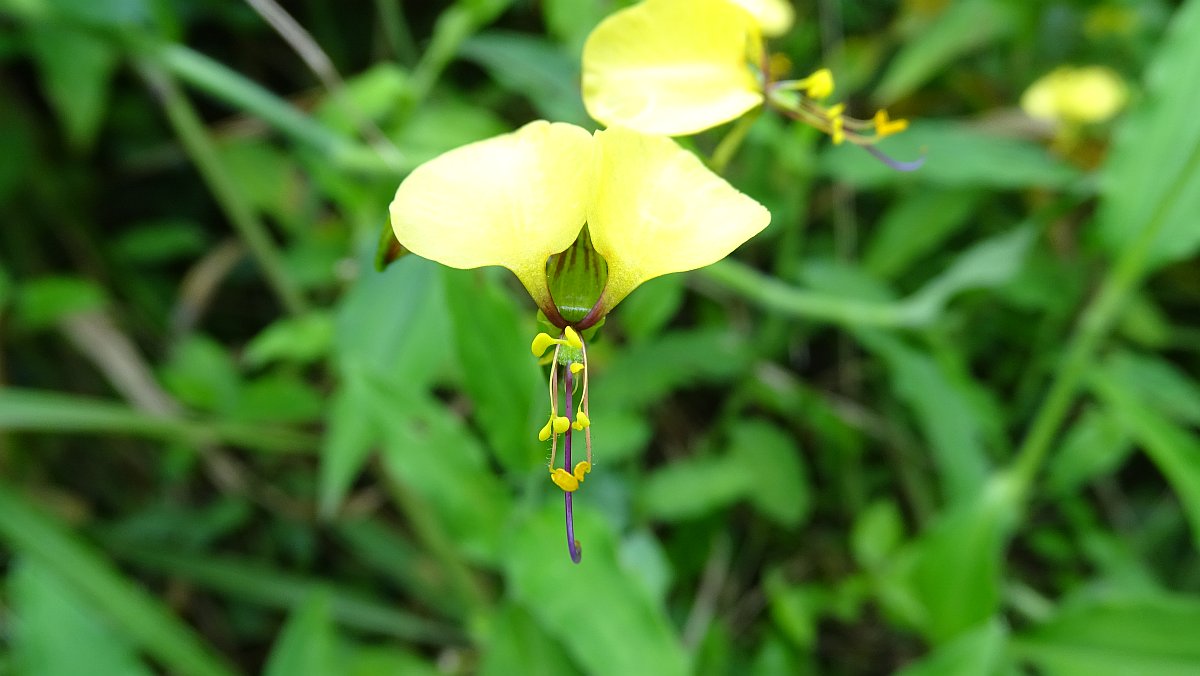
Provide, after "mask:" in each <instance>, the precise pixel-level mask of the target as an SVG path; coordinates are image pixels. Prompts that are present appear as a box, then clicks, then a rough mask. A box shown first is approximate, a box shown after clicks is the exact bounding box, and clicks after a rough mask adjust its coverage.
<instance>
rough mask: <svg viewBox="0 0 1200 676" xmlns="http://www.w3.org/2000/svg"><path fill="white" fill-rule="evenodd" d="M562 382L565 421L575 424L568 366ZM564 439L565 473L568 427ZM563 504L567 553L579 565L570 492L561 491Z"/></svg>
mask: <svg viewBox="0 0 1200 676" xmlns="http://www.w3.org/2000/svg"><path fill="white" fill-rule="evenodd" d="M563 381H564V384H565V385H566V390H567V393H566V399H567V408H566V411H567V420H568V421H570V422H575V409H574V404H573V403H572V401H571V395H572V394H573V392H572V389H573V388H574V387H575V376H574V375H573V374H572V373H571V367H570V366H568V367H567V375H566V378H564V379H563ZM566 437H567V438H566V441H564V442H563V455H564V456H565V462H564V464H565V465H566V468H567V471H568V472H570V471H572V469H571V428H570V427H568V428H567V435H566ZM563 504H564V505H566V511H567V551H569V552H570V553H571V560H572V561H574V562H575V563H579V562H580V561H581V560H582V559H583V551H581V550H580V549H579V541H578V540H576V539H575V513H574V511H573V510H572V509H571V492H570V491H563Z"/></svg>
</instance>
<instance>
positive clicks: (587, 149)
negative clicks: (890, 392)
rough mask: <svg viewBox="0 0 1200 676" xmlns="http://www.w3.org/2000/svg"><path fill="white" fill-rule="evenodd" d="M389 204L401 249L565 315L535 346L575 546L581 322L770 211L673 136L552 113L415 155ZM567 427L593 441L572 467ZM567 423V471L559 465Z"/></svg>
mask: <svg viewBox="0 0 1200 676" xmlns="http://www.w3.org/2000/svg"><path fill="white" fill-rule="evenodd" d="M389 211H390V216H391V223H392V229H393V231H394V232H395V235H396V239H397V240H398V241H399V242H400V244H401V245H403V246H404V247H405V248H406V249H408V250H409V251H412V252H413V253H415V254H417V255H419V256H423V257H425V258H429V259H432V260H435V261H437V262H439V263H441V264H443V265H447V266H450V267H454V268H476V267H481V266H485V265H499V266H503V267H506V268H508V269H509V270H512V271H513V272H514V273H515V274H516V275H517V278H518V279H519V280H520V281H521V283H522V284H523V285H524V286H525V289H526V290H528V291H529V295H530V296H531V297H532V298H533V300H534V301H535V302H536V303H537V305H538V307H539V308H540V309H541V311H542V313H543V314H544V315H545V317H546V319H547V320H548V321H549V322H550V323H551V324H553V325H554V326H555V327H557V330H558V331H559V335H558V336H557V337H554V336H551V335H550V334H546V333H543V334H539V335H538V336H537V337H536V338H534V340H533V343H532V345H531V349H532V352H533V354H534V355H535V356H541V355H542V354H544V353H545V352H546V351H547V350H548V349H550V348H551V347H552V346H553V347H554V353H553V355H552V356H551V369H550V383H549V392H550V416H549V420H548V421H547V423H546V425H545V426H544V427H543V428H542V429H541V431H540V432H539V434H538V437H539V439H541V440H542V441H546V440H550V441H551V457H550V472H551V479H552V480H553V481H554V483H555V484H556V485H557V486H559V487H560V488H562V489H563V491H564V492H566V494H567V497H566V504H567V521H568V524H567V527H568V541H569V542H568V544H569V547H570V551H571V556H572V558H573V559H575V560H578V552H579V550H578V544H577V543H576V542H575V541H574V536H573V528H574V526H573V521H572V518H571V507H570V505H571V502H570V496H571V492H573V491H575V490H576V489H577V488H578V487H579V484H580V483H581V482H582V481H583V480H584V475H586V474H587V473H588V472H589V471H590V470H591V459H592V458H591V421H590V418H589V417H588V385H587V383H588V380H587V378H588V375H587V347H586V345H585V344H584V339H583V337H582V334H583V332H584V331H585V330H586V329H589V328H591V327H594V326H596V325H597V323H598V322H600V320H602V319H603V318H604V317H605V315H607V314H608V312H609V311H610V310H612V309H613V308H614V307H615V306H616V305H617V304H618V303H620V302H621V300H623V299H624V298H625V297H626V296H627V295H628V294H629V293H630V292H631V291H633V290H634V289H635V288H637V287H638V286H639V285H640V284H641V283H642V282H645V281H646V280H649V279H652V278H654V277H658V276H660V275H665V274H669V273H672V272H683V271H685V270H693V269H695V268H699V267H703V266H706V265H709V264H711V263H714V262H716V261H718V260H720V259H722V258H724V257H725V256H727V255H729V254H730V253H731V252H732V251H733V250H734V249H736V248H737V247H738V246H739V245H741V244H742V243H743V242H745V241H746V240H748V239H749V238H751V237H753V236H754V235H755V234H757V233H758V232H759V231H761V230H762V229H763V228H765V227H766V226H767V223H768V222H769V221H770V218H771V215H770V213H769V212H768V211H767V210H766V209H765V208H763V206H762V205H760V204H759V203H757V202H755V201H754V200H753V199H751V198H750V197H747V196H746V195H744V194H742V193H740V192H738V191H737V190H736V189H734V188H733V187H732V186H730V185H729V184H728V183H726V182H725V181H724V180H723V179H722V178H720V177H719V176H717V175H716V174H714V173H712V172H711V171H709V170H708V168H707V167H705V166H704V164H703V163H702V162H701V161H700V159H699V158H697V157H696V156H695V155H693V154H691V153H689V152H687V151H686V150H684V149H683V148H680V147H679V146H678V145H677V144H676V143H675V142H674V141H672V140H671V139H669V138H666V137H662V136H651V135H647V134H643V133H640V132H636V131H631V130H629V129H623V128H619V127H614V128H611V129H608V130H605V131H600V132H596V133H595V135H592V134H589V133H588V132H587V131H585V130H583V129H581V128H579V127H576V126H574V125H570V124H562V123H550V122H545V121H537V122H531V123H529V124H527V125H525V126H524V127H521V128H520V129H518V130H517V131H515V132H512V133H509V134H504V135H501V136H497V137H494V138H490V139H487V140H484V141H479V142H476V143H472V144H469V145H466V146H463V147H461V148H457V149H455V150H451V151H450V152H447V153H445V154H443V155H441V156H439V157H436V158H434V159H433V160H430V161H429V162H426V163H425V164H423V165H421V166H419V167H417V169H416V170H414V171H413V172H412V173H411V174H409V176H408V177H407V178H406V179H404V181H403V182H402V183H401V184H400V187H399V188H398V189H397V190H396V196H395V199H393V200H392V203H391V206H390V207H389ZM556 296H557V297H556ZM560 366H561V367H562V369H561V373H560V368H559V367H560ZM560 376H561V378H560ZM560 380H561V381H562V385H563V386H564V387H563V389H564V391H565V393H564V394H565V406H563V407H561V408H560V405H559V401H558V400H559V395H558V387H559V384H560V382H559V381H560ZM580 380H581V381H582V383H581V384H582V388H581V392H580V400H579V402H580V403H579V409H578V411H573V410H572V409H573V404H572V395H573V394H574V390H575V384H576V383H577V382H579V381H580ZM560 411H562V412H563V413H565V415H560V414H559V412H560ZM572 429H573V430H575V431H582V432H584V434H585V437H586V439H587V447H588V458H587V461H586V462H582V463H579V464H577V465H575V466H574V467H573V468H572V467H571V430H572ZM564 434H565V435H566V439H565V455H566V467H567V468H569V469H571V471H567V469H563V468H555V467H554V454H555V451H556V450H557V441H558V437H559V436H560V435H564Z"/></svg>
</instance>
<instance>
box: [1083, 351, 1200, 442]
mask: <svg viewBox="0 0 1200 676" xmlns="http://www.w3.org/2000/svg"><path fill="white" fill-rule="evenodd" d="M1104 369H1105V371H1106V372H1107V373H1109V374H1111V376H1112V377H1113V378H1115V379H1116V380H1119V381H1120V382H1121V384H1122V386H1124V387H1127V388H1129V390H1130V394H1132V395H1134V396H1137V397H1138V398H1139V399H1141V400H1142V401H1144V402H1145V403H1146V404H1147V405H1148V406H1149V407H1150V408H1152V409H1153V410H1155V411H1157V412H1158V413H1161V414H1162V415H1164V416H1166V417H1167V418H1169V419H1171V420H1174V421H1176V422H1179V423H1183V424H1186V425H1200V384H1197V382H1196V381H1195V380H1193V379H1192V378H1190V377H1189V376H1188V375H1187V374H1186V373H1183V372H1182V371H1180V370H1179V369H1178V368H1177V367H1176V366H1175V365H1174V364H1172V363H1171V362H1169V361H1167V360H1165V359H1162V358H1159V357H1154V356H1150V355H1144V354H1137V353H1134V352H1126V351H1122V352H1117V353H1116V354H1113V355H1112V356H1110V357H1109V358H1108V359H1107V360H1106V361H1105V364H1104Z"/></svg>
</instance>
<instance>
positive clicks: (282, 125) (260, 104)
mask: <svg viewBox="0 0 1200 676" xmlns="http://www.w3.org/2000/svg"><path fill="white" fill-rule="evenodd" d="M143 51H144V54H143V58H145V59H148V60H150V61H152V62H153V63H155V64H156V65H158V66H160V67H161V68H162V69H163V70H165V71H167V72H169V73H170V74H171V75H173V76H175V77H177V78H179V79H180V80H182V81H183V82H186V83H187V84H188V85H191V86H192V87H195V88H196V89H199V90H200V91H202V92H204V93H206V94H209V95H210V96H213V97H215V98H217V99H219V100H221V101H224V102H226V103H228V104H229V105H231V106H233V107H235V108H237V109H239V110H244V111H246V112H248V113H250V114H252V115H255V116H256V117H258V118H260V119H261V120H263V121H264V122H266V123H267V124H269V125H271V126H272V127H273V128H275V129H277V130H279V131H280V132H281V133H283V134H284V135H286V136H288V137H290V138H292V139H294V140H296V141H297V142H299V143H301V144H303V145H305V146H308V147H310V148H312V149H314V150H316V151H317V152H319V153H321V154H322V155H324V156H326V157H328V158H329V161H330V162H332V163H333V164H335V165H337V166H339V167H343V168H345V169H347V170H349V171H359V172H363V173H368V174H382V175H388V176H394V175H396V174H397V171H398V170H397V169H396V168H393V167H392V166H390V165H389V164H388V162H387V160H385V159H384V158H383V157H382V156H380V155H379V154H378V153H377V152H375V151H374V150H372V149H371V148H368V147H366V146H364V145H362V144H360V143H358V142H356V141H353V140H351V139H349V138H346V137H344V136H342V135H340V134H338V133H337V132H335V131H333V130H332V129H329V128H328V127H326V126H324V125H322V124H321V123H319V122H317V121H316V120H314V119H313V118H311V117H309V116H308V115H305V114H304V113H302V112H300V111H299V110H297V109H296V107H295V106H293V105H292V104H290V103H288V102H287V101H285V100H284V99H281V98H279V97H278V96H276V95H275V93H274V92H271V91H270V90H268V89H265V88H263V87H262V86H261V85H259V84H258V83H257V82H254V81H252V80H249V79H247V78H246V76H244V75H242V74H241V73H238V72H237V71H235V70H232V69H230V68H229V67H228V66H226V65H225V64H223V63H221V62H219V61H214V60H213V59H210V58H209V57H207V56H205V55H204V54H201V53H199V52H197V51H195V50H193V49H190V48H188V47H186V46H184V45H176V44H172V45H165V46H160V47H155V48H151V49H147V50H143Z"/></svg>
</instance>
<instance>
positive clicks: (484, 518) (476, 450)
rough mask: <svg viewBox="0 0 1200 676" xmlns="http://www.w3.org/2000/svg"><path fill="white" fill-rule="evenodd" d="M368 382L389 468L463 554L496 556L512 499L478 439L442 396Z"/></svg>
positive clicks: (492, 558) (484, 558) (483, 558)
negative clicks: (427, 510)
mask: <svg viewBox="0 0 1200 676" xmlns="http://www.w3.org/2000/svg"><path fill="white" fill-rule="evenodd" d="M371 385H372V396H371V398H370V401H369V407H370V410H371V415H372V416H373V418H374V420H375V423H376V425H378V426H379V429H380V431H381V433H382V435H383V439H384V441H385V444H384V450H383V461H384V467H385V468H386V469H387V471H388V474H389V475H390V476H391V477H393V478H394V479H395V480H396V481H398V482H400V483H401V484H403V486H404V490H407V491H412V492H413V493H414V494H415V495H417V496H419V498H420V500H421V501H422V502H423V503H424V504H425V505H426V506H427V508H428V509H430V510H431V513H430V514H428V516H429V518H431V519H433V520H434V522H435V523H436V524H437V527H438V529H439V530H440V531H442V532H444V533H445V534H446V535H447V536H448V538H449V539H450V540H451V541H452V542H454V544H455V545H456V546H457V547H458V548H459V549H460V550H461V551H462V552H463V553H464V554H466V555H467V557H468V558H471V559H475V560H480V561H486V562H491V561H495V560H496V559H497V557H498V555H499V552H500V551H501V549H502V544H503V543H504V540H503V531H504V524H505V521H506V519H507V518H508V511H509V509H510V502H511V499H510V497H509V494H508V491H507V490H506V489H505V488H504V486H503V485H502V484H501V483H500V481H499V480H498V479H497V478H496V476H495V474H494V473H493V472H492V469H491V467H490V466H489V465H488V461H487V456H486V454H485V453H484V450H483V446H482V444H480V443H479V440H478V439H476V438H475V436H474V435H472V434H471V433H470V431H469V430H468V429H467V427H466V426H465V425H464V424H463V422H462V420H461V419H459V418H458V417H457V416H455V415H454V414H453V413H451V412H450V411H448V410H446V409H445V407H444V406H443V405H442V404H441V403H440V402H438V401H436V400H431V399H430V398H428V397H426V396H424V395H418V394H411V393H406V392H403V391H401V390H398V389H395V388H389V387H387V386H385V385H381V384H380V383H375V382H372V383H371ZM542 472H545V470H544V469H542V470H541V471H540V472H539V474H541V473H542ZM542 476H545V475H544V474H542Z"/></svg>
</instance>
